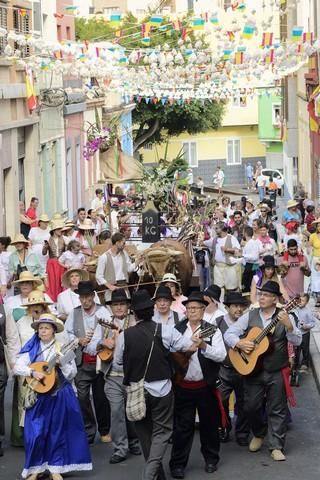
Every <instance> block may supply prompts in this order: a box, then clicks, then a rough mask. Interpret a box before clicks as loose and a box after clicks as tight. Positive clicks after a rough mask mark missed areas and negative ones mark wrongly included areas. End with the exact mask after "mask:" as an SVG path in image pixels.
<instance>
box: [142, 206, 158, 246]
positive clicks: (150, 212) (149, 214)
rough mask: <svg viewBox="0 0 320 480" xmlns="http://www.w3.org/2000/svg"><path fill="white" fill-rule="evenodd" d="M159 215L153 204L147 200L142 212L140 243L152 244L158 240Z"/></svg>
mask: <svg viewBox="0 0 320 480" xmlns="http://www.w3.org/2000/svg"><path fill="white" fill-rule="evenodd" d="M159 223H160V215H159V212H158V210H157V209H156V207H155V206H154V203H153V202H152V201H151V200H148V202H147V204H146V206H145V209H144V210H143V212H142V243H154V242H158V241H159V240H160V228H159Z"/></svg>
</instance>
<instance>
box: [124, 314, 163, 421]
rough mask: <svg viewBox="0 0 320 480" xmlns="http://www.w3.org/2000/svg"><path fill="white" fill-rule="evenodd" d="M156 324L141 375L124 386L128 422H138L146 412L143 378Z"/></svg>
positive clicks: (148, 362)
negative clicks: (138, 378) (137, 379)
mask: <svg viewBox="0 0 320 480" xmlns="http://www.w3.org/2000/svg"><path fill="white" fill-rule="evenodd" d="M158 325H159V324H158V323H157V325H156V328H155V331H154V335H153V340H152V345H151V348H150V352H149V357H148V361H147V365H146V368H145V371H144V375H143V377H142V378H141V379H140V380H139V381H138V382H130V385H128V386H127V387H126V392H127V403H126V414H127V418H128V420H129V421H130V422H138V421H139V420H142V419H143V418H145V416H146V413H147V407H146V399H145V396H144V379H145V377H146V374H147V371H148V368H149V364H150V360H151V355H152V352H153V347H154V342H155V337H156V335H157V332H158Z"/></svg>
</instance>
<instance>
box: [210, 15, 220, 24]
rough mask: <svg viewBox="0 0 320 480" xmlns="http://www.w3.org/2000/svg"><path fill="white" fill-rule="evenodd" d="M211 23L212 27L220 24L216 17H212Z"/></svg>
mask: <svg viewBox="0 0 320 480" xmlns="http://www.w3.org/2000/svg"><path fill="white" fill-rule="evenodd" d="M210 23H212V25H218V23H219V18H218V17H217V16H216V15H212V16H211V17H210Z"/></svg>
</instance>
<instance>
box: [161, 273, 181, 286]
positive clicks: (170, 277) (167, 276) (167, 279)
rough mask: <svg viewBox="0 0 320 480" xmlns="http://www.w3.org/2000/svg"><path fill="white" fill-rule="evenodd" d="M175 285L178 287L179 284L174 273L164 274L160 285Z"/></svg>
mask: <svg viewBox="0 0 320 480" xmlns="http://www.w3.org/2000/svg"><path fill="white" fill-rule="evenodd" d="M166 282H170V283H175V284H176V285H178V286H180V283H179V282H178V280H177V277H176V276H175V274H174V273H165V274H164V275H163V277H162V280H161V283H166Z"/></svg>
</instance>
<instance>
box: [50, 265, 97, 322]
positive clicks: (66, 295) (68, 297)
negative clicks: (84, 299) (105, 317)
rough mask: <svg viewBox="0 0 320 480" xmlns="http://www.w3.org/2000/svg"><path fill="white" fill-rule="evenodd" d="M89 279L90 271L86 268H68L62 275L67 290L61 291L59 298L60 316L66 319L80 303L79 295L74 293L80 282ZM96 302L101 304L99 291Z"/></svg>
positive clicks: (61, 318)
mask: <svg viewBox="0 0 320 480" xmlns="http://www.w3.org/2000/svg"><path fill="white" fill-rule="evenodd" d="M86 280H89V273H88V272H87V271H86V270H81V269H79V268H73V269H70V270H67V271H66V272H65V273H64V274H63V276H62V285H63V287H64V288H66V290H64V291H63V292H61V293H59V295H58V300H57V312H58V318H59V319H60V320H63V321H65V320H66V319H67V317H68V315H69V313H70V312H71V311H72V310H73V309H74V308H76V307H78V306H79V305H80V300H79V295H78V294H77V293H74V291H75V290H76V289H77V288H78V285H79V282H80V281H81V282H82V281H86ZM95 302H96V303H99V304H100V300H99V297H98V295H97V293H96V294H95Z"/></svg>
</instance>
